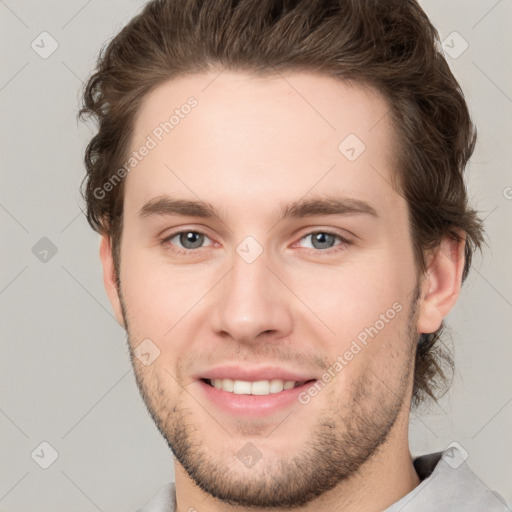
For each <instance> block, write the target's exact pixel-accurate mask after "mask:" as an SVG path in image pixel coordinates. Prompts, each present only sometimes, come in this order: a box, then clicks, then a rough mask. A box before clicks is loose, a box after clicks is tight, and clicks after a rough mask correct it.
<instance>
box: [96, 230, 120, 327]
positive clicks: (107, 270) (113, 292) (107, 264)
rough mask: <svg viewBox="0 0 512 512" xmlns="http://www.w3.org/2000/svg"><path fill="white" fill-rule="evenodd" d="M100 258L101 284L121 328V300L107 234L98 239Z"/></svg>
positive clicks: (110, 244)
mask: <svg viewBox="0 0 512 512" xmlns="http://www.w3.org/2000/svg"><path fill="white" fill-rule="evenodd" d="M100 259H101V266H102V267H103V284H104V286H105V291H106V292H107V296H108V299H109V300H110V304H111V305H112V308H113V310H114V313H115V315H116V319H117V321H118V322H119V324H121V326H122V327H123V328H125V329H126V326H125V325H124V318H123V312H122V309H121V301H120V299H119V291H118V289H117V284H116V278H115V267H114V258H113V255H112V243H111V238H110V236H108V235H101V241H100Z"/></svg>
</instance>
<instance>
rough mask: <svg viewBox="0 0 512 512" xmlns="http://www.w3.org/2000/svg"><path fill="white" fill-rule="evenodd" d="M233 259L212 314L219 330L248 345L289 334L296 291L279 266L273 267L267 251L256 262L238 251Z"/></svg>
mask: <svg viewBox="0 0 512 512" xmlns="http://www.w3.org/2000/svg"><path fill="white" fill-rule="evenodd" d="M232 261H233V265H232V269H231V271H230V272H229V273H228V274H227V275H226V277H225V278H224V279H223V280H222V281H221V283H219V286H217V287H216V288H217V294H216V297H215V302H214V308H215V309H214V312H213V315H212V317H211V318H212V326H213V329H214V330H215V333H216V334H217V335H219V336H223V337H225V338H226V337H230V338H232V339H233V340H235V341H237V342H238V343H245V344H253V343H259V342H261V340H262V339H268V338H269V337H272V338H282V337H286V336H288V335H289V334H290V332H291V330H292V324H293V318H292V314H291V308H290V305H292V304H291V301H293V294H292V293H291V292H290V290H288V289H287V288H286V286H285V285H284V284H283V282H282V281H281V280H280V278H279V277H278V275H279V271H278V269H277V268H272V269H271V268H269V261H268V259H267V257H266V253H265V251H264V252H263V253H262V254H261V255H260V256H259V257H258V258H256V260H254V261H252V262H249V261H246V260H245V259H244V258H243V257H240V256H239V254H238V253H235V254H234V255H233V259H232ZM274 266H275V265H272V267H274ZM276 274H277V275H276Z"/></svg>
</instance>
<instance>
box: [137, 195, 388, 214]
mask: <svg viewBox="0 0 512 512" xmlns="http://www.w3.org/2000/svg"><path fill="white" fill-rule="evenodd" d="M278 213H279V220H284V219H288V218H302V217H309V216H320V215H355V214H366V215H370V216H372V217H374V218H376V219H378V218H379V215H378V214H377V211H376V210H375V208H373V206H371V205H370V204H368V203H366V202H364V201H362V200H360V199H355V198H350V197H338V196H321V197H313V198H308V199H299V200H297V201H293V202H291V203H289V204H287V205H284V206H281V208H280V209H279V212H278ZM164 215H182V216H188V217H200V218H205V219H209V218H219V219H222V213H221V212H220V211H219V210H217V208H215V206H213V205H212V204H211V203H208V202H205V201H200V200H197V201H196V200H187V199H178V198H173V197H171V196H168V195H162V196H157V197H154V198H153V199H150V200H149V201H148V202H147V203H146V204H144V206H143V207H142V208H141V209H140V210H139V217H140V218H147V217H153V216H164Z"/></svg>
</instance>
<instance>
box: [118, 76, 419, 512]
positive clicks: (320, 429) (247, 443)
mask: <svg viewBox="0 0 512 512" xmlns="http://www.w3.org/2000/svg"><path fill="white" fill-rule="evenodd" d="M215 76H216V75H214V74H212V75H201V76H200V75H195V76H189V77H186V78H183V77H182V78H179V79H176V80H173V81H170V82H168V83H166V84H164V85H163V86H160V87H159V88H157V89H156V90H154V91H153V92H152V93H151V94H150V95H149V96H148V97H147V98H146V100H145V102H144V104H143V105H142V108H141V111H140V114H139V116H138V118H137V120H136V124H135V132H134V138H133V141H132V150H137V149H138V148H140V147H141V146H142V145H143V144H144V143H145V142H146V141H147V137H148V135H150V136H151V137H152V138H153V139H154V140H155V141H156V142H157V145H156V147H154V148H152V149H151V150H150V151H149V154H148V155H147V156H146V157H145V158H144V159H143V160H142V161H141V162H140V163H138V165H137V166H136V167H135V168H134V169H133V170H132V171H131V172H130V173H129V175H128V176H127V178H126V179H127V181H126V188H125V195H124V226H123V236H122V244H121V267H120V279H121V290H120V292H121V299H122V311H123V317H122V318H123V320H124V322H125V325H126V327H127V330H128V335H129V343H130V350H131V354H132V362H133V365H134V369H135V373H136V377H137V382H138V385H139V387H140V390H141V393H142V395H143V398H144V400H145V402H146V404H147V407H148V409H149V411H150V412H151V414H152V416H153V418H154V420H155V422H156V424H157V426H158V428H159V430H160V431H161V432H162V434H163V435H164V437H165V438H166V440H167V442H168V444H169V445H170V447H171V448H172V450H173V452H174V454H175V456H176V458H177V460H178V461H179V462H180V463H181V465H182V466H183V468H184V469H185V470H186V471H187V473H188V474H189V475H190V477H192V479H193V480H194V481H195V482H196V483H197V484H198V485H199V486H200V487H201V488H202V489H203V490H204V491H206V492H209V493H210V494H212V495H214V496H217V497H219V498H221V499H223V500H226V501H228V502H230V503H232V504H239V505H251V504H252V505H256V506H260V507H264V506H283V507H284V506H291V505H298V504H301V503H306V502H307V501H309V500H311V499H312V498H314V497H315V496H317V495H320V494H321V493H322V492H324V491H326V490H328V489H332V488H333V487H334V486H335V485H336V484H337V483H339V482H340V481H341V480H343V479H344V478H347V477H348V476H350V475H353V474H355V472H356V471H357V470H358V468H360V467H361V465H362V464H363V463H365V462H367V461H369V460H371V459H370V458H371V456H372V455H374V454H375V453H377V452H376V449H377V448H378V447H379V446H380V445H381V444H382V443H384V442H387V441H386V439H388V440H389V437H390V436H391V435H392V433H393V431H394V429H395V430H396V429H397V428H401V429H402V430H401V432H402V433H403V434H404V435H405V433H404V432H403V431H404V430H406V426H405V427H404V425H406V423H407V422H406V421H405V423H404V418H407V417H408V408H409V400H410V394H411V391H412V371H413V361H414V349H415V343H416V338H417V333H418V329H417V327H418V314H419V312H416V311H415V308H414V305H415V300H414V298H415V293H416V292H417V284H418V283H417V275H416V268H415V265H414V259H413V250H412V243H411V239H410V234H409V223H408V214H407V205H406V202H405V200H404V199H403V197H401V196H400V194H398V193H397V191H396V190H394V189H393V187H392V186H391V185H390V183H391V182H392V175H393V173H394V172H395V169H394V167H393V165H394V158H395V155H394V153H393V142H392V135H393V132H392V127H391V123H390V116H387V115H386V114H387V112H388V110H389V107H388V105H387V104H386V102H385V101H384V100H383V99H382V98H381V97H380V96H379V95H378V94H377V93H376V92H374V91H372V90H370V89H365V88H362V87H360V86H349V85H347V84H344V83H340V82H338V81H334V80H333V79H330V78H326V77H322V76H319V75H312V74H299V73H293V74H289V75H286V77H285V78H286V79H285V78H284V77H280V76H275V77H272V78H256V77H254V76H249V75H246V74H242V73H237V74H234V73H229V72H223V73H221V74H220V75H219V76H218V77H217V78H215ZM206 86H208V87H206ZM190 96H193V97H195V98H196V100H197V106H195V107H194V108H192V109H186V111H187V112H188V111H189V110H190V112H189V113H188V114H186V115H183V117H180V120H179V123H177V124H176V126H175V127H174V128H173V129H172V131H170V132H169V133H168V134H166V133H165V132H164V134H163V136H162V137H161V139H162V140H161V141H158V140H157V138H156V136H155V135H154V134H155V133H160V132H158V131H157V132H155V131H154V130H155V129H156V128H157V127H158V126H159V125H160V123H161V122H163V121H165V120H168V118H169V117H170V115H171V114H172V113H173V111H174V110H175V109H177V108H178V109H179V108H180V107H181V106H182V105H184V104H185V103H186V101H187V99H188V98H189V97H190ZM182 112H183V111H182ZM347 137H348V139H347ZM362 144H364V146H365V147H363V145H362ZM165 196H168V197H169V198H171V199H174V200H177V199H180V200H187V201H204V202H207V203H210V204H211V205H212V206H213V207H214V208H215V209H216V210H217V211H218V213H219V217H217V218H216V217H200V216H194V215H179V214H172V213H169V211H168V212H167V214H165V213H162V212H163V210H164V209H165V208H164V209H162V208H160V210H158V211H160V212H161V213H155V210H156V208H154V207H153V208H150V207H148V206H146V208H145V210H143V211H144V212H145V213H146V214H145V215H141V214H140V212H141V210H142V209H143V207H144V206H145V205H148V203H150V202H152V204H153V206H154V204H155V202H156V200H157V199H162V198H163V197H165ZM327 197H329V198H339V199H340V200H341V201H344V202H346V203H347V205H348V206H350V207H351V208H348V209H345V211H340V212H339V213H338V214H331V215H329V214H326V213H323V214H316V213H315V210H309V212H306V213H307V215H306V216H299V217H295V216H293V215H292V216H287V217H285V218H282V219H281V216H280V215H281V213H282V212H283V211H284V209H285V208H286V206H287V205H289V204H291V203H293V202H297V201H309V200H313V199H326V198H327ZM362 203H366V205H369V207H371V208H368V207H366V208H361V205H362ZM161 205H162V202H160V206H161ZM372 211H373V213H371V212H372ZM317 212H318V210H317ZM292 213H293V212H292ZM303 213H304V212H303ZM177 231H183V232H184V234H183V235H182V236H181V237H180V236H179V235H176V232H177ZM187 233H189V234H188V235H187ZM171 235H172V236H171ZM203 235H204V236H203ZM338 237H341V238H338ZM180 251H181V252H180ZM118 311H119V308H118ZM118 316H119V317H120V314H119V313H118ZM143 340H150V342H148V341H144V344H143V345H141V347H139V349H137V350H136V348H137V347H138V345H139V344H140V343H141V342H143ZM158 351H159V352H158ZM141 352H142V354H145V355H141ZM158 354H159V355H158ZM136 355H138V356H139V357H140V359H139V357H136ZM157 355H158V357H156V359H154V360H153V358H154V357H155V356H157ZM151 361H152V362H151ZM144 362H146V364H144ZM149 362H151V364H147V363H149ZM336 362H338V364H336ZM326 373H328V374H329V375H330V376H331V378H330V379H329V378H328V377H325V375H326ZM210 378H217V379H223V378H225V379H229V378H231V379H232V380H233V379H234V380H240V381H247V382H254V381H272V380H276V381H278V380H283V381H299V382H300V383H303V382H304V381H315V380H316V383H315V382H307V383H306V384H303V385H301V386H300V387H296V388H293V389H284V390H283V391H278V390H279V389H280V383H279V382H274V383H272V388H271V389H273V390H274V391H276V392H272V393H270V394H267V393H268V392H269V391H270V388H269V384H267V383H266V382H263V383H260V384H257V385H255V386H254V388H253V387H252V386H251V384H248V383H247V382H241V383H234V387H235V388H236V389H235V390H236V391H242V392H243V393H246V392H248V391H249V390H250V392H255V393H263V395H247V394H238V393H234V392H230V391H227V390H224V389H216V388H214V387H211V386H210V384H208V383H207V382H205V380H206V379H210ZM237 378H238V379H237ZM315 384H316V388H315V389H316V392H315V391H314V390H312V387H311V386H312V385H315ZM222 385H223V386H225V387H226V389H230V388H229V386H230V382H229V381H224V382H222ZM274 386H276V387H274ZM288 386H290V384H288V385H287V386H286V387H288Z"/></svg>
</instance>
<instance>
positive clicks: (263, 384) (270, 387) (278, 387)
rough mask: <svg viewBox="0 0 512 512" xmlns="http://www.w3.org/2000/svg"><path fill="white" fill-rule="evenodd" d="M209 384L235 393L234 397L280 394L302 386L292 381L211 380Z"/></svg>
mask: <svg viewBox="0 0 512 512" xmlns="http://www.w3.org/2000/svg"><path fill="white" fill-rule="evenodd" d="M210 382H211V384H212V386H213V387H214V388H217V389H222V390H223V391H228V392H230V393H235V395H269V394H270V393H280V392H281V391H283V390H287V389H292V388H294V387H296V386H300V385H301V384H303V383H302V382H296V381H294V380H287V381H283V380H281V379H272V380H258V381H256V382H249V381H246V380H232V379H212V380H211V381H210Z"/></svg>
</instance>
